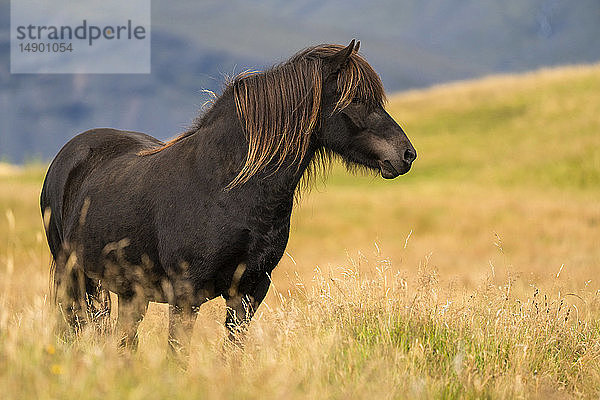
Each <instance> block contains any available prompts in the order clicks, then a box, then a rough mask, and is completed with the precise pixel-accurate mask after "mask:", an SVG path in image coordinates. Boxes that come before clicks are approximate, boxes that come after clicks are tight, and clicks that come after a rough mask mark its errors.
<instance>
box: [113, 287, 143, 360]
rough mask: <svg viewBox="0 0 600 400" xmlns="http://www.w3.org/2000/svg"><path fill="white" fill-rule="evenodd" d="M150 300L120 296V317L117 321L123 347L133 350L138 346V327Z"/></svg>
mask: <svg viewBox="0 0 600 400" xmlns="http://www.w3.org/2000/svg"><path fill="white" fill-rule="evenodd" d="M147 309H148V300H146V299H143V298H140V297H139V296H138V297H136V296H134V297H132V298H129V297H125V296H119V317H118V319H117V332H118V334H119V335H120V336H121V347H126V348H129V349H132V350H135V349H137V345H138V333H137V330H138V326H139V324H140V322H141V321H142V319H143V318H144V315H145V314H146V310H147Z"/></svg>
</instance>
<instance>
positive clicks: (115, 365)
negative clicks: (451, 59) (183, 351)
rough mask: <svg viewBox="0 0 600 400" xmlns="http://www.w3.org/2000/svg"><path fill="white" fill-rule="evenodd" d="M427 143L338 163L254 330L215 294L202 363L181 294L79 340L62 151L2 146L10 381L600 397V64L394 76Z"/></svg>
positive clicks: (395, 109)
mask: <svg viewBox="0 0 600 400" xmlns="http://www.w3.org/2000/svg"><path fill="white" fill-rule="evenodd" d="M387 108H388V111H389V112H390V113H391V114H392V115H393V116H394V118H395V119H396V120H397V121H398V122H399V123H400V124H401V125H402V126H403V128H404V129H405V131H406V132H407V134H408V136H409V137H410V139H411V140H412V142H413V144H414V146H415V147H416V149H417V151H418V158H417V161H416V162H415V163H414V166H413V170H412V171H411V172H410V173H409V174H408V175H406V176H403V177H400V178H398V179H396V180H393V181H384V180H383V179H382V178H380V177H377V176H363V175H358V176H357V175H353V174H350V173H348V172H347V171H346V170H345V169H344V168H343V167H342V166H340V165H338V164H335V165H334V166H333V167H332V169H331V171H330V172H329V173H328V174H327V176H326V177H325V178H324V179H322V180H318V181H317V182H315V184H314V185H313V187H312V189H311V190H310V191H307V192H305V193H304V194H303V195H302V196H301V199H300V201H299V203H298V206H297V208H296V210H295V212H294V215H293V225H292V231H291V237H290V243H289V246H288V249H287V252H286V255H285V256H284V258H283V259H282V261H281V263H280V265H279V266H278V267H277V269H276V270H275V272H274V276H273V286H272V287H271V289H270V292H269V295H268V296H267V299H266V300H265V302H264V303H263V305H261V307H260V308H259V310H258V313H257V315H256V317H255V319H254V321H253V322H252V325H251V327H250V330H249V332H248V338H247V342H246V348H245V349H244V350H243V351H241V350H239V349H231V348H227V347H226V346H225V347H224V344H223V337H224V335H225V332H224V331H225V330H224V328H223V326H222V321H223V319H224V314H225V310H224V302H223V301H220V300H215V301H212V302H210V303H208V304H205V305H203V306H202V308H201V311H200V316H199V318H198V320H197V322H196V326H195V334H194V338H193V344H192V351H191V353H192V355H191V359H190V362H189V366H188V367H187V368H182V366H181V364H180V363H178V362H177V361H176V360H173V359H171V358H169V357H168V352H167V345H166V336H167V309H166V308H165V306H164V305H158V304H151V307H150V311H149V313H148V314H147V316H146V318H145V320H144V321H143V323H142V324H141V328H140V348H139V350H138V352H136V353H129V352H126V351H122V350H120V349H119V348H118V346H117V343H118V340H117V338H115V337H114V336H112V335H109V336H107V337H102V336H98V335H97V334H95V333H94V332H91V331H89V332H88V331H86V332H84V333H83V334H82V335H81V336H80V337H79V338H77V339H75V340H72V341H63V340H62V339H61V338H60V337H58V336H57V335H56V334H55V329H54V328H55V325H56V318H55V315H54V313H53V311H52V307H51V305H50V304H49V300H48V294H49V285H48V270H49V262H50V260H49V252H48V249H47V245H46V243H45V238H44V235H43V230H42V222H41V217H40V213H39V207H38V202H39V200H38V199H39V191H40V188H41V183H42V180H43V176H44V173H45V168H46V165H34V164H31V165H26V166H22V167H14V166H10V165H5V164H0V398H6V399H23V398H36V399H45V398H48V399H88V398H90V399H96V398H98V399H100V398H102V399H113V398H114V399H124V398H127V399H163V398H182V399H188V398H189V399H192V398H207V399H212V398H214V399H222V398H231V399H233V398H236V399H240V398H242V399H252V398H285V399H296V398H297V399H304V398H339V399H346V398H357V399H360V398H369V399H370V398H390V399H396V398H399V399H402V398H538V397H539V398H541V397H544V398H561V399H562V398H597V397H598V396H599V395H600V280H599V278H598V276H596V273H599V272H600V114H599V113H598V110H599V109H600V66H599V65H592V66H573V67H563V68H557V69H548V70H542V71H536V72H532V73H527V74H522V75H514V76H495V77H489V78H484V79H480V80H477V81H471V82H459V83H453V84H448V85H443V86H437V87H433V88H430V89H426V90H419V91H412V92H406V93H400V94H396V95H392V96H390V98H389V103H388V107H387Z"/></svg>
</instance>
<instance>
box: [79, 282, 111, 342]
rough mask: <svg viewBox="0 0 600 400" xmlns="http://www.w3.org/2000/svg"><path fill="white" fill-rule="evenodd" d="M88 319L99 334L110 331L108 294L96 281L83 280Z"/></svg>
mask: <svg viewBox="0 0 600 400" xmlns="http://www.w3.org/2000/svg"><path fill="white" fill-rule="evenodd" d="M85 292H86V303H87V315H88V319H89V320H90V321H91V322H92V323H93V324H94V326H95V327H96V329H97V330H98V332H99V333H106V332H108V331H110V305H111V304H110V292H109V291H108V290H106V289H104V288H102V285H101V282H100V281H99V280H97V279H91V278H88V277H86V278H85Z"/></svg>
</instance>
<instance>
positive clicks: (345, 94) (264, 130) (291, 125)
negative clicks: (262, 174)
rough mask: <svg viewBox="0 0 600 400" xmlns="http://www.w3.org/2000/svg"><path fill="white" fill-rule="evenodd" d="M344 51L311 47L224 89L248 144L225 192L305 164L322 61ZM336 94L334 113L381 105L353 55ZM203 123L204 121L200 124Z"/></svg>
mask: <svg viewBox="0 0 600 400" xmlns="http://www.w3.org/2000/svg"><path fill="white" fill-rule="evenodd" d="M342 49H344V46H340V45H334V44H323V45H318V46H314V47H309V48H307V49H305V50H303V51H300V52H299V53H297V54H295V55H294V56H292V58H290V59H289V60H288V61H286V62H284V63H282V64H279V65H276V66H274V67H272V68H270V69H268V70H266V71H263V72H251V73H242V74H240V75H238V76H237V77H235V78H234V79H233V81H232V82H231V83H230V84H229V85H228V87H227V89H229V88H231V89H233V95H234V99H235V105H236V110H237V114H238V118H239V120H240V121H241V124H242V126H243V127H244V131H245V134H246V138H247V140H248V154H247V156H246V160H245V162H244V165H243V166H242V168H241V170H240V171H239V173H238V175H237V176H236V177H235V178H234V179H233V181H231V183H229V185H228V186H227V187H228V188H233V187H235V186H237V185H240V184H243V183H244V182H247V181H248V180H249V179H250V178H251V177H252V176H254V175H255V174H256V173H258V172H259V171H261V170H263V169H264V168H265V167H267V165H273V166H274V169H275V170H277V169H279V168H281V167H282V166H283V164H284V162H286V161H291V162H292V164H294V162H298V161H300V160H302V159H303V158H304V156H305V155H306V152H307V151H308V147H309V144H310V138H311V134H312V133H313V132H314V131H315V129H316V128H318V127H319V124H320V121H321V109H322V105H321V101H322V96H321V94H322V93H321V90H322V88H323V82H322V80H323V66H324V62H323V61H324V60H325V59H326V58H327V57H330V56H333V55H334V54H336V53H337V52H339V51H340V50H342ZM227 89H226V90H227ZM337 90H338V92H339V94H340V97H339V99H338V101H337V102H336V104H335V109H334V112H336V111H339V110H342V109H344V108H345V107H347V106H348V105H349V104H350V103H351V102H352V100H354V99H360V100H361V101H362V102H365V103H367V104H371V105H381V104H382V103H383V102H384V101H385V94H384V90H383V85H382V83H381V80H380V79H379V76H378V75H377V73H376V72H375V71H374V70H373V68H372V67H371V66H370V65H369V63H367V61H366V60H365V59H364V58H363V57H362V56H360V55H359V54H358V53H357V52H356V51H353V52H352V54H351V55H350V57H349V58H348V60H347V62H346V64H345V65H344V66H343V67H342V68H341V69H340V71H339V73H338V77H337ZM201 123H202V119H200V120H199V123H198V124H201ZM198 128H199V126H196V127H192V129H190V130H188V131H186V132H184V133H183V134H181V135H179V136H178V137H176V138H175V139H172V140H170V141H168V142H166V143H165V144H164V145H162V146H160V147H157V148H154V149H150V150H146V151H145V152H143V153H141V154H142V155H147V154H154V153H157V152H159V151H161V150H163V149H165V148H167V147H169V146H172V145H173V144H175V143H177V142H179V141H181V140H183V139H185V138H187V137H189V136H190V135H192V134H193V133H195V132H196V131H197V130H198ZM297 165H298V166H299V165H300V164H299V162H298V163H297Z"/></svg>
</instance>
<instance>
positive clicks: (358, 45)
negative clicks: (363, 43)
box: [354, 40, 360, 53]
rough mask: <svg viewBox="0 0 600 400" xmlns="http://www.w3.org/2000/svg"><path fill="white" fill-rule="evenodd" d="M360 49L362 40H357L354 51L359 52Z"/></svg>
mask: <svg viewBox="0 0 600 400" xmlns="http://www.w3.org/2000/svg"><path fill="white" fill-rule="evenodd" d="M358 49H360V40H357V41H356V46H354V52H355V53H358Z"/></svg>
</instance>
